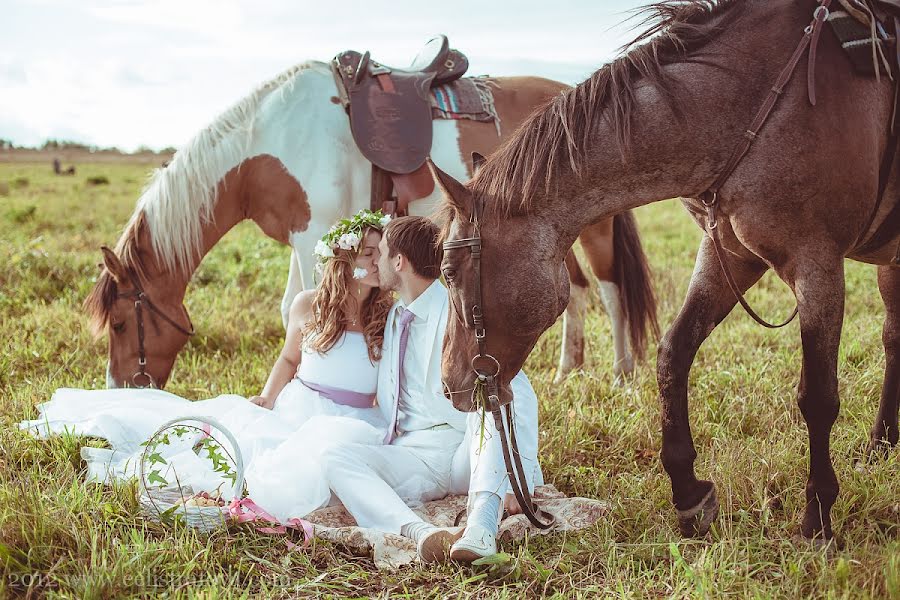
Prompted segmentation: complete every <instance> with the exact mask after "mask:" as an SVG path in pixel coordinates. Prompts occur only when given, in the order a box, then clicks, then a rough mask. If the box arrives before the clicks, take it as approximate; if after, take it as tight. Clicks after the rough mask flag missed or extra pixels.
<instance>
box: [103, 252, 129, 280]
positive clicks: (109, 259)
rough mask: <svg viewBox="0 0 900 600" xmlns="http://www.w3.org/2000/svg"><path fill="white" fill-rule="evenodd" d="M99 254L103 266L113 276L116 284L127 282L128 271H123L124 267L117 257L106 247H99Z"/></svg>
mask: <svg viewBox="0 0 900 600" xmlns="http://www.w3.org/2000/svg"><path fill="white" fill-rule="evenodd" d="M100 252H102V253H103V265H104V266H105V267H106V270H107V271H109V273H110V274H111V275H112V276H113V279H115V280H116V283H123V282H127V281H128V271H127V270H126V269H125V265H123V264H122V261H121V260H119V257H118V256H116V253H115V252H113V251H112V250H110V249H109V248H108V247H107V246H100Z"/></svg>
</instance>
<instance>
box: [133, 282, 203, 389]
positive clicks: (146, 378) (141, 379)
mask: <svg viewBox="0 0 900 600" xmlns="http://www.w3.org/2000/svg"><path fill="white" fill-rule="evenodd" d="M128 277H129V279H131V285H132V286H133V287H134V289H133V290H132V291H130V292H124V293H120V294H119V295H118V296H116V298H117V299H119V298H134V312H135V314H136V316H137V337H138V370H137V371H135V372H134V374H133V375H132V376H131V383H133V384H134V387H137V388H148V387H149V388H155V387H157V385H156V381H155V380H154V379H153V376H152V375H150V373H148V372H147V352H146V350H145V349H144V306H145V305H146V307H147V309H148V310H150V311H152V312H153V313H155V314H157V315H159V316H160V317H162V319H163V320H164V321H165V322H167V323H168V324H169V325H171V326H172V327H174V328H175V329H177V330H178V331H179V332H181V333H183V334H184V335H186V336H188V337H190V336H192V335H194V324H193V323H191V319H190V317H188V326H189V327H190V329H189V330H188V329H185V328H184V327H182V326H181V325H179V324H178V323H177V322H175V320H174V319H172V318H171V317H169V316H168V315H167V314H166V313H164V312H163V311H161V310H160V309H159V308H157V307H156V305H155V304H153V302H152V301H151V300H150V297H149V296H147V293H146V292H145V291H144V288H142V287H141V284H140V282H139V281H138V278H137V277H136V276H135V275H134V273H132V272H131V271H128Z"/></svg>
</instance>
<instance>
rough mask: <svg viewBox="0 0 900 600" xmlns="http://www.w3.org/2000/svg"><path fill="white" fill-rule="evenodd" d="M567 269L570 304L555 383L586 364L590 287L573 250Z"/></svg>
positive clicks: (564, 316) (563, 326)
mask: <svg viewBox="0 0 900 600" xmlns="http://www.w3.org/2000/svg"><path fill="white" fill-rule="evenodd" d="M566 270H567V271H568V272H569V283H570V284H571V285H570V286H569V305H568V306H566V311H565V312H564V313H563V325H562V348H561V350H560V355H559V367H557V369H556V377H555V378H554V379H553V382H554V383H560V382H561V381H562V380H563V379H565V378H566V376H567V375H568V374H569V373H571V372H572V371H573V370H575V369H579V368H581V367H582V366H583V365H584V313H585V310H586V309H587V304H588V299H589V296H588V294H589V288H588V281H587V278H586V277H585V276H584V271H582V269H581V265H579V264H578V259H577V258H576V257H575V253H574V252H573V251H572V250H569V253H568V254H567V255H566Z"/></svg>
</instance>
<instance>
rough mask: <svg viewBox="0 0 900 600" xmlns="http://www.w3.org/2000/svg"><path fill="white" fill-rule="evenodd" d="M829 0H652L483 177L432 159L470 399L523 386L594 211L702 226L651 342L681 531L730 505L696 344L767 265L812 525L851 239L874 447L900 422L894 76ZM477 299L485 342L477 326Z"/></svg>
mask: <svg viewBox="0 0 900 600" xmlns="http://www.w3.org/2000/svg"><path fill="white" fill-rule="evenodd" d="M829 4H830V3H829V2H828V1H827V0H819V1H818V2H817V1H816V0H765V1H762V0H760V1H751V0H719V1H713V0H687V1H674V0H664V1H662V2H658V3H656V4H653V5H651V6H649V7H647V8H646V9H645V11H647V13H648V14H647V16H648V19H649V29H648V30H647V31H646V32H645V33H644V34H642V35H641V36H640V37H639V38H638V40H636V41H637V42H639V43H638V44H637V45H635V46H633V47H631V48H630V49H628V50H627V51H626V52H625V53H624V55H623V56H621V57H619V58H618V59H617V60H615V61H614V62H612V63H610V64H608V65H606V66H604V67H603V68H601V69H600V70H598V71H597V72H596V73H594V74H593V75H592V76H591V77H590V78H589V79H587V80H586V81H585V82H584V83H582V84H580V85H578V86H577V87H575V88H573V89H571V90H569V91H567V92H565V93H563V94H561V95H560V96H558V97H556V98H555V99H554V100H553V101H552V102H551V103H550V104H549V105H548V106H547V107H546V108H545V109H544V110H543V111H541V112H539V113H536V114H535V115H533V116H532V117H531V118H530V119H529V120H528V121H527V122H526V123H525V124H524V125H523V126H522V127H521V128H520V129H519V131H518V132H517V133H516V134H515V135H514V136H513V137H512V138H510V140H508V141H507V142H506V143H505V144H504V145H503V146H502V147H501V148H500V149H499V150H497V151H496V152H495V153H494V154H493V155H492V156H491V157H490V158H489V159H488V160H487V162H486V163H485V164H484V165H483V167H481V169H480V170H479V172H478V173H477V174H476V175H475V177H474V179H473V180H472V181H470V182H469V183H468V184H466V185H463V184H461V183H459V182H458V181H456V180H455V179H454V178H453V177H452V176H451V175H448V174H446V173H443V172H442V171H440V169H437V168H435V169H434V172H435V174H436V175H437V177H438V180H439V181H440V185H441V187H442V190H443V192H444V194H445V196H446V200H447V201H446V203H445V213H446V215H445V218H446V222H445V227H444V232H443V238H444V240H445V246H444V248H445V253H444V262H443V264H442V270H443V273H444V276H445V278H446V279H447V280H448V281H449V282H450V286H449V287H450V298H451V301H452V304H453V306H454V307H455V311H456V312H457V318H451V319H450V322H449V325H448V330H447V331H448V334H447V337H446V338H445V344H444V357H443V362H442V375H443V378H444V383H445V386H446V387H447V391H448V396H449V397H450V398H452V400H453V401H454V404H455V405H456V406H457V408H460V409H463V410H474V409H475V404H476V402H477V399H476V398H475V397H470V396H469V395H467V394H462V393H459V394H457V393H454V391H457V390H471V389H472V388H473V387H475V386H476V383H477V382H481V383H484V382H487V383H485V385H487V384H491V385H495V386H496V387H495V388H494V389H496V398H497V400H494V397H491V396H487V398H488V400H489V401H491V402H497V401H498V400H499V403H501V404H502V403H505V402H509V401H510V392H509V387H508V382H509V380H510V378H511V377H512V376H513V375H514V374H515V373H516V372H518V371H519V369H520V368H521V367H522V365H523V363H524V362H525V359H526V358H527V356H528V354H529V353H530V352H531V350H532V348H533V347H534V345H535V342H536V341H537V339H538V337H539V336H540V335H541V333H543V331H544V330H546V329H547V328H548V327H549V326H550V325H551V324H552V323H553V322H554V321H555V320H556V318H557V316H558V315H559V314H560V313H561V312H562V311H563V310H564V309H565V307H566V303H567V301H568V297H569V281H568V279H567V277H566V271H565V269H564V268H563V267H562V265H563V259H564V257H565V256H566V253H567V252H568V251H569V248H570V247H571V246H572V243H573V242H574V241H575V239H576V238H577V237H578V235H579V233H580V232H581V231H582V230H583V229H584V228H585V227H587V226H590V225H591V224H592V223H596V222H599V221H602V220H604V219H608V218H609V217H610V216H611V215H615V214H618V213H621V212H623V211H626V210H630V209H633V208H636V207H638V206H642V205H646V204H650V203H652V202H657V201H660V200H664V199H667V198H674V197H681V198H683V199H684V200H683V203H684V205H685V206H686V208H687V209H688V211H690V213H691V214H692V215H693V216H694V218H695V220H696V221H697V222H698V224H699V225H700V226H701V227H705V229H706V232H707V235H706V236H704V238H703V241H702V243H701V245H700V249H699V252H698V254H697V259H696V266H695V268H694V273H693V276H692V278H691V283H690V287H689V289H688V292H687V298H686V300H685V302H684V305H683V307H682V308H681V311H680V312H679V314H678V317H677V318H676V320H675V322H674V323H673V324H672V327H671V329H669V331H668V332H667V333H666V335H665V336H664V338H663V339H662V341H661V344H660V346H659V352H658V360H657V378H658V384H659V397H660V403H661V412H662V450H661V457H662V463H663V466H664V468H665V470H666V472H667V473H668V475H669V477H670V479H671V483H672V496H673V502H674V504H675V508H676V511H677V515H678V520H679V526H680V528H681V531H682V533H683V534H684V535H703V534H705V533H706V532H707V531H708V529H709V527H710V524H711V522H712V521H713V519H714V518H715V516H716V514H717V511H718V502H717V499H716V493H715V487H714V486H713V483H712V482H710V481H704V480H700V479H698V478H697V477H696V475H695V472H694V460H695V458H696V456H697V453H696V450H695V448H694V443H693V439H692V436H691V429H690V421H689V415H688V375H689V372H690V368H691V364H692V363H693V360H694V356H695V355H696V352H697V350H698V349H699V347H700V345H701V344H702V343H703V341H704V340H705V339H706V338H707V336H709V334H710V333H711V332H712V331H713V330H714V329H715V327H716V326H717V325H718V324H719V323H720V322H721V321H722V320H723V319H724V318H725V317H726V316H727V315H728V314H729V312H731V310H732V308H733V307H734V306H735V304H736V303H737V302H738V300H739V299H740V300H741V303H742V304H745V302H744V301H743V299H742V294H743V293H744V292H745V291H746V290H747V289H748V288H750V287H751V286H753V285H754V284H755V283H756V282H757V281H758V280H759V278H760V277H761V276H762V275H763V274H764V273H765V272H766V271H767V270H768V269H773V270H774V271H775V272H776V273H777V275H778V276H779V277H780V278H781V279H783V280H784V281H785V282H786V283H787V284H788V285H789V286H790V288H791V289H792V291H793V292H794V295H795V296H796V300H797V305H798V313H799V317H800V331H801V338H802V348H803V363H802V364H803V366H802V371H801V376H800V385H799V389H798V395H797V402H798V404H799V407H800V412H801V413H802V415H803V418H804V419H805V421H806V426H807V430H808V433H809V457H810V462H809V478H808V480H807V484H806V505H805V511H804V515H803V520H802V524H801V533H802V534H803V536H805V537H806V538H809V539H814V540H816V542H817V543H824V541H825V540H828V539H829V538H831V537H832V526H831V508H832V505H833V504H834V502H835V500H836V498H837V495H838V480H837V477H836V475H835V472H834V469H833V467H832V463H831V456H830V450H829V443H830V436H831V428H832V425H833V424H834V422H835V420H836V418H837V415H838V408H839V401H838V379H837V360H838V346H839V343H840V336H841V326H842V320H843V311H844V269H843V263H844V259H845V258H851V259H853V260H857V261H862V262H867V263H871V264H874V265H878V285H879V288H880V291H881V296H882V298H883V300H884V304H885V307H886V312H887V320H886V322H885V324H884V336H883V340H884V349H885V354H886V357H887V360H886V371H885V377H884V387H883V391H882V395H881V405H880V408H879V410H878V415H877V417H876V420H875V424H874V426H873V428H872V432H871V439H870V445H869V449H870V452H872V453H875V452H878V451H882V450H884V449H886V448H887V447H890V446H895V445H896V444H897V441H898V428H897V421H898V404H900V266H898V261H900V256H898V246H900V208H898V205H900V200H898V199H900V187H898V186H900V170H898V166H897V164H896V162H895V161H894V160H893V158H894V150H895V149H896V144H897V138H896V137H895V136H894V135H893V134H892V127H891V123H892V112H893V111H894V109H895V89H894V87H893V86H894V84H893V83H892V82H891V81H890V79H889V78H888V77H886V76H884V74H882V76H881V78H880V80H879V79H876V78H875V77H871V78H868V77H863V76H860V75H856V74H854V73H853V71H852V70H851V64H850V62H849V60H848V59H847V57H846V56H845V55H844V53H843V51H842V48H841V46H840V45H839V43H838V42H837V41H836V39H835V37H834V36H832V35H831V33H830V32H829V31H828V30H827V27H828V26H827V23H826V19H827V17H828V14H829V10H828V5H829ZM842 4H843V3H842ZM836 6H837V3H836V2H835V6H834V7H832V8H833V9H834V8H835V7H836ZM891 27H892V28H893V25H892V26H891ZM892 52H893V50H892ZM897 75H898V73H897V72H896V70H895V72H894V77H895V79H896V77H897ZM754 115H756V118H754ZM751 142H752V144H751ZM695 199H700V200H695ZM475 248H478V249H479V250H480V252H477V253H476V252H474V251H473V249H475ZM510 290H514V292H513V293H510ZM476 305H477V306H479V307H480V310H479V311H477V312H478V313H479V314H478V315H477V316H478V321H479V328H480V329H481V331H482V333H483V337H482V338H480V340H479V342H480V343H476V340H475V339H474V336H473V335H472V324H473V310H472V308H473V306H476ZM473 357H475V362H474V367H475V369H473V368H472V366H470V365H473ZM495 381H496V383H495ZM479 397H480V396H479Z"/></svg>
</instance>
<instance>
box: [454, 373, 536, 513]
mask: <svg viewBox="0 0 900 600" xmlns="http://www.w3.org/2000/svg"><path fill="white" fill-rule="evenodd" d="M511 385H512V392H513V398H514V400H513V404H512V410H513V425H514V426H515V428H516V441H517V442H518V444H519V456H520V458H521V459H522V467H523V470H524V474H525V479H526V481H527V482H528V491H529V492H533V491H534V487H535V485H542V484H543V483H544V478H543V474H542V473H541V467H540V464H539V463H538V458H537V453H538V406H537V396H536V395H535V393H534V389H533V388H532V387H531V382H529V381H528V377H526V375H525V373H524V372H523V371H519V374H518V375H516V376H515V377H514V378H513V380H512V382H511ZM503 414H504V422H505V421H506V411H505V410H504V411H503ZM482 424H483V430H482ZM508 427H509V425H508V424H507V438H509V429H508ZM466 443H468V447H469V461H470V465H471V481H470V482H469V501H470V503H471V500H472V499H473V498H474V497H475V494H477V493H478V492H491V493H493V494H497V495H498V496H500V498H503V496H504V495H506V494H507V493H512V490H511V488H510V487H509V476H508V474H507V470H506V462H505V461H504V459H503V447H502V446H501V441H500V434H499V432H498V431H497V428H496V426H495V424H494V417H493V415H491V413H489V412H488V413H485V415H484V418H483V419H482V415H481V412H477V413H472V414H470V415H469V419H468V422H467V428H466ZM510 453H512V449H510ZM510 459H512V460H513V461H514V458H513V455H512V454H510ZM513 464H514V465H515V462H513ZM470 508H471V507H470Z"/></svg>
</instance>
